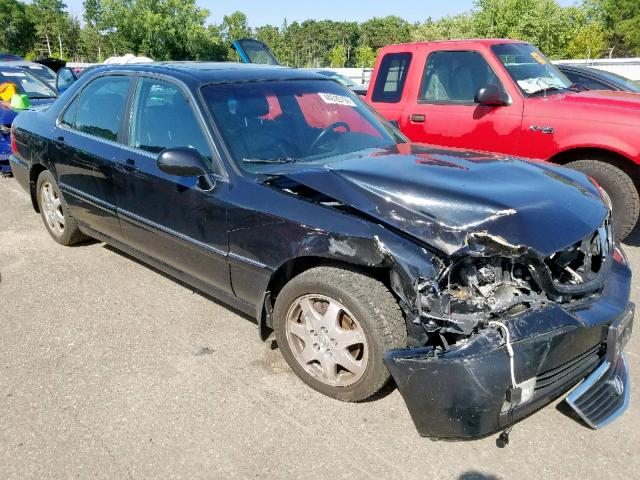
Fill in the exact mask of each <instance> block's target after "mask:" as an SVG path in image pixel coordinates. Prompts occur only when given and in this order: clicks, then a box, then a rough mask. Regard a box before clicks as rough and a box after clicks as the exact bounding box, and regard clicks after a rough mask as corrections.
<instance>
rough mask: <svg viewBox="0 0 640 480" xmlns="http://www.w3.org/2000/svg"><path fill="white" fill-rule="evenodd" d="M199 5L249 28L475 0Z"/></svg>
mask: <svg viewBox="0 0 640 480" xmlns="http://www.w3.org/2000/svg"><path fill="white" fill-rule="evenodd" d="M196 2H197V4H198V5H199V6H200V7H202V8H206V9H207V10H209V11H210V12H211V17H210V18H209V22H210V23H220V22H221V21H222V17H223V16H224V15H228V14H230V13H232V12H234V11H236V10H241V11H243V12H244V13H245V14H246V15H247V18H248V20H249V25H251V26H252V27H257V26H260V25H266V24H271V25H276V26H279V25H281V24H282V21H283V20H284V19H285V18H286V19H287V20H288V21H289V22H293V21H296V20H297V21H302V20H307V19H314V20H324V19H329V20H351V21H359V22H360V21H363V20H368V19H369V18H372V17H384V16H386V15H397V16H399V17H402V18H404V19H406V20H408V21H410V22H415V21H424V20H426V19H427V18H428V17H432V18H434V19H437V18H440V17H443V16H445V15H455V14H457V13H461V12H464V11H466V10H469V9H471V8H472V7H473V4H474V1H473V0H392V1H389V0H312V1H309V0H306V1H305V0H243V1H237V2H230V1H226V2H221V1H219V0H196ZM66 3H67V6H68V10H69V12H71V13H72V14H73V15H75V16H77V17H81V16H82V0H66ZM559 3H560V4H561V5H572V4H574V3H576V0H560V1H559Z"/></svg>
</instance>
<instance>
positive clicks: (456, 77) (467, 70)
mask: <svg viewBox="0 0 640 480" xmlns="http://www.w3.org/2000/svg"><path fill="white" fill-rule="evenodd" d="M490 84H493V85H498V86H499V87H500V88H502V85H501V84H500V81H499V80H498V77H496V75H495V73H493V70H492V69H491V67H490V66H489V64H488V63H487V62H486V60H485V59H484V58H483V57H482V55H480V54H479V53H478V52H465V51H452V52H444V51H442V52H433V53H431V54H430V55H429V57H428V58H427V63H426V65H425V68H424V74H423V78H422V85H421V86H420V95H419V97H418V101H419V102H420V103H451V104H473V103H474V98H475V95H476V92H477V91H478V90H479V89H480V88H482V87H485V86H487V85H490Z"/></svg>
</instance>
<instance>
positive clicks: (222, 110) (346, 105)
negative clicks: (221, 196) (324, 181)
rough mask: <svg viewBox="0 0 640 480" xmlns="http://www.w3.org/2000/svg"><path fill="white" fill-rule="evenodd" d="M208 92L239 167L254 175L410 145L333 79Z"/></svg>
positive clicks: (207, 89) (245, 85)
mask: <svg viewBox="0 0 640 480" xmlns="http://www.w3.org/2000/svg"><path fill="white" fill-rule="evenodd" d="M202 92H203V95H204V98H205V101H206V103H207V106H208V108H209V110H210V111H211V114H212V115H213V117H214V119H215V120H216V124H217V126H218V128H219V130H220V132H221V134H222V136H223V137H224V140H225V143H226V144H227V146H228V147H229V149H230V151H231V153H232V155H233V156H234V158H235V160H236V162H237V164H238V165H240V167H241V168H242V169H243V170H245V171H248V172H252V173H261V172H264V173H267V172H269V171H270V170H272V168H270V166H271V167H272V165H273V164H283V163H295V162H314V161H331V160H330V159H331V157H334V156H336V155H344V154H348V153H352V152H356V151H359V150H364V149H368V148H378V147H384V146H388V145H393V144H396V143H402V142H404V141H406V140H405V139H404V137H402V135H400V134H399V133H398V132H397V131H396V130H395V129H394V128H392V127H391V126H390V125H389V124H387V123H386V122H384V121H382V120H381V118H380V117H379V116H378V115H377V114H376V113H374V111H373V110H371V109H370V108H369V107H367V106H366V105H365V104H364V103H363V102H362V101H360V100H359V99H358V98H357V96H356V95H354V94H352V93H351V92H350V91H348V90H346V89H345V88H344V87H342V86H340V85H339V84H338V83H336V82H334V81H330V80H287V81H269V82H246V83H227V84H217V85H206V86H204V87H203V89H202Z"/></svg>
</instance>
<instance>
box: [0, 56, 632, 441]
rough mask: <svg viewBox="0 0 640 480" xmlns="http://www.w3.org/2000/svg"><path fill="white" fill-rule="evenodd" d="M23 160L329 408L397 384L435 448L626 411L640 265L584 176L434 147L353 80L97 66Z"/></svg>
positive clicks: (72, 213)
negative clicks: (208, 302)
mask: <svg viewBox="0 0 640 480" xmlns="http://www.w3.org/2000/svg"><path fill="white" fill-rule="evenodd" d="M12 145H13V156H12V158H11V166H12V169H13V172H14V174H15V178H16V179H17V181H18V182H19V183H20V184H21V185H22V186H23V187H24V189H25V190H26V191H27V192H28V194H29V195H30V198H31V201H32V203H33V207H34V208H35V209H36V211H39V212H40V214H41V215H42V219H43V221H44V225H45V227H46V228H47V230H48V231H49V233H50V234H51V236H52V237H53V239H54V240H55V241H57V242H59V243H61V244H63V245H71V244H74V243H77V242H81V241H82V240H84V239H86V238H87V237H92V238H95V239H99V240H101V241H104V242H106V243H109V244H111V245H114V246H115V247H117V248H119V249H121V250H123V251H125V252H127V253H129V254H130V255H132V256H134V257H136V258H139V259H141V260H142V261H144V262H147V263H149V264H151V265H153V266H155V267H156V268H158V269H160V270H162V271H164V272H167V273H168V274H170V275H173V276H174V277H176V278H178V279H180V280H181V281H183V282H186V283H188V284H190V285H192V286H194V287H196V288H198V289H200V290H202V291H204V292H207V293H209V294H210V295H212V296H215V297H217V298H219V299H221V300H223V301H225V302H227V303H228V304H229V305H232V306H234V307H235V308H237V309H239V310H241V311H243V312H246V313H248V314H250V315H253V316H255V318H256V319H257V322H258V325H259V329H260V332H261V334H262V335H263V337H265V336H266V335H268V334H269V333H270V331H271V330H273V331H274V333H275V338H276V340H277V344H278V346H279V348H280V351H281V352H282V355H283V356H284V357H285V359H286V360H287V362H288V363H289V365H290V366H291V368H292V369H293V371H294V372H295V373H296V374H297V375H298V376H299V377H300V378H301V379H302V380H303V381H304V382H306V383H307V384H308V385H310V386H311V387H312V388H314V389H316V390H317V391H319V392H322V393H323V394H325V395H328V396H331V397H333V398H336V399H340V400H345V401H359V400H364V399H367V398H369V397H371V396H372V395H374V394H375V393H376V392H378V391H379V390H380V389H381V388H382V387H383V385H385V383H387V381H388V380H389V379H390V377H391V376H393V378H394V379H395V381H396V383H397V385H398V387H399V389H400V392H401V394H402V395H403V397H404V399H405V401H406V403H407V405H408V407H409V409H410V411H411V414H412V416H413V418H414V421H415V423H416V426H417V428H418V430H419V432H420V433H421V434H423V435H428V436H435V437H474V436H478V435H485V434H488V433H490V432H494V431H497V430H499V429H501V428H504V427H506V426H508V425H510V424H512V423H513V422H514V421H516V420H517V419H519V418H522V417H523V416H525V415H527V414H528V413H530V412H532V411H533V410H535V409H537V408H539V407H541V406H542V405H545V404H546V403H548V402H549V401H551V400H552V399H553V398H556V397H558V396H559V395H562V394H564V393H565V392H567V391H568V390H569V389H571V388H573V387H574V386H575V385H576V384H577V383H578V382H580V381H581V380H583V379H584V381H583V383H582V384H581V385H580V387H579V388H578V389H577V390H575V391H574V392H572V393H571V394H570V396H569V397H568V401H569V403H570V404H571V405H573V407H574V408H575V409H576V411H577V412H578V413H579V414H580V415H582V416H583V418H584V419H585V421H586V422H587V423H588V424H589V425H591V426H592V427H599V426H602V425H604V424H606V423H607V422H609V421H611V420H612V419H613V418H615V417H616V416H617V415H619V414H620V413H621V412H622V411H624V409H625V408H626V405H627V403H628V399H629V387H628V373H627V367H626V363H625V360H624V355H623V354H622V349H623V347H624V345H625V343H626V341H627V339H628V337H629V333H630V331H631V325H632V320H633V306H632V305H631V304H630V303H629V289H630V280H631V272H630V270H629V267H628V263H627V261H626V259H625V256H624V254H623V253H622V251H621V250H619V248H617V247H615V245H614V239H613V234H612V231H611V226H610V210H609V208H608V206H607V204H606V203H605V198H606V197H605V196H604V195H603V192H602V191H601V190H600V189H599V187H598V186H597V185H595V184H594V183H592V182H591V181H590V180H589V179H588V178H587V177H585V176H584V175H582V174H580V173H578V172H575V171H572V170H567V169H563V168H560V167H554V166H551V165H546V164H540V163H533V162H525V161H520V160H516V159H501V158H498V157H495V156H489V155H483V154H479V153H473V152H464V151H447V150H437V149H432V148H428V147H426V146H421V145H413V144H410V143H407V141H406V139H405V138H404V137H402V135H401V134H400V133H399V132H398V131H396V130H395V129H393V128H392V127H391V126H390V125H389V124H388V123H386V122H384V121H383V120H381V118H380V117H379V116H378V115H377V114H376V113H375V112H374V111H373V110H371V109H370V108H369V107H368V106H366V105H365V104H364V103H363V102H362V101H361V100H360V99H359V98H358V97H357V96H356V95H354V94H353V93H351V92H349V91H348V90H347V89H345V88H344V87H342V86H340V85H339V84H338V83H336V82H334V81H332V80H329V79H327V78H325V77H322V76H320V75H317V74H313V73H310V72H303V71H299V70H292V69H287V68H281V67H271V66H255V65H233V64H232V65H229V64H207V63H185V64H180V63H165V64H145V65H121V66H105V67H100V68H96V69H93V70H92V71H91V72H88V73H86V74H85V75H82V76H81V77H80V79H79V80H78V81H77V82H76V83H74V84H73V85H72V86H71V87H70V88H69V89H68V90H67V91H66V92H65V93H64V94H63V95H62V96H61V97H60V99H59V100H58V101H57V102H56V103H55V104H54V105H53V106H52V107H51V108H49V109H48V110H46V111H43V112H25V113H21V114H20V115H19V116H18V117H17V119H16V121H15V122H14V127H13V139H12ZM51 261H55V259H52V260H51ZM89 273H90V272H87V274H89ZM247 388H250V387H249V386H247ZM310 414H312V413H311V412H310Z"/></svg>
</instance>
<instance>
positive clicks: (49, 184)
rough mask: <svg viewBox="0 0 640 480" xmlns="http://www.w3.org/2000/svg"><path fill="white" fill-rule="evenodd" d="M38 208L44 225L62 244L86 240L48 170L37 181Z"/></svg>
mask: <svg viewBox="0 0 640 480" xmlns="http://www.w3.org/2000/svg"><path fill="white" fill-rule="evenodd" d="M36 191H37V194H38V208H39V210H40V215H41V216H42V221H43V222H44V226H45V227H46V228H47V231H48V232H49V234H50V235H51V237H52V238H53V239H54V240H55V241H56V242H58V243H59V244H61V245H73V244H74V243H78V242H81V241H83V240H86V239H87V237H86V236H85V235H84V234H83V233H82V232H81V231H80V230H79V228H78V224H77V223H76V220H75V218H73V216H72V215H71V213H70V212H69V206H68V205H67V203H66V202H65V200H64V198H63V197H62V194H61V193H60V188H59V187H58V183H57V182H56V179H55V178H54V177H53V175H51V172H49V171H48V170H45V171H43V172H42V173H41V174H40V176H39V177H38V182H37V183H36Z"/></svg>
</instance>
